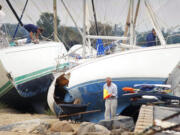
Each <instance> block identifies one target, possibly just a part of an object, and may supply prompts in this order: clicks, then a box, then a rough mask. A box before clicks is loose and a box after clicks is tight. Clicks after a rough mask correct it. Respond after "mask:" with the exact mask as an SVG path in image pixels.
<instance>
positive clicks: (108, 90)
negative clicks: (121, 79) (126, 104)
mask: <svg viewBox="0 0 180 135" xmlns="http://www.w3.org/2000/svg"><path fill="white" fill-rule="evenodd" d="M103 91H104V99H105V114H104V117H105V120H110V119H111V118H114V117H115V115H116V109H117V98H118V91H117V86H116V84H114V83H112V79H111V78H110V77H107V78H106V84H104V90H103Z"/></svg>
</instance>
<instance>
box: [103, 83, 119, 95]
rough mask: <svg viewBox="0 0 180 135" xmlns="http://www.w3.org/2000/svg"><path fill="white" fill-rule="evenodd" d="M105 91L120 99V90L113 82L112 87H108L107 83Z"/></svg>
mask: <svg viewBox="0 0 180 135" xmlns="http://www.w3.org/2000/svg"><path fill="white" fill-rule="evenodd" d="M104 89H106V90H108V93H109V94H112V96H115V97H116V98H117V97H118V90H117V86H116V84H114V83H112V82H111V85H110V86H109V87H108V86H107V83H106V84H104Z"/></svg>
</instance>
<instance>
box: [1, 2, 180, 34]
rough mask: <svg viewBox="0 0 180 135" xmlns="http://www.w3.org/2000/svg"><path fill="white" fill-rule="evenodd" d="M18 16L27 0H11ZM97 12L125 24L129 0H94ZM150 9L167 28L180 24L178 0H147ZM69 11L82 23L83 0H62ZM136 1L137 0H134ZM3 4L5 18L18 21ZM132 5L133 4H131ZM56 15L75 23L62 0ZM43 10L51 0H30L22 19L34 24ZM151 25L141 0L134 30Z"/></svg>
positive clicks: (49, 7)
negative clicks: (64, 5) (63, 4)
mask: <svg viewBox="0 0 180 135" xmlns="http://www.w3.org/2000/svg"><path fill="white" fill-rule="evenodd" d="M10 1H11V2H12V4H13V6H14V8H15V10H16V11H17V13H18V15H19V16H20V14H21V12H22V9H23V6H24V4H25V1H26V0H10ZM94 1H95V9H96V13H97V20H98V21H100V22H103V23H108V24H110V25H114V24H120V25H122V26H123V25H124V24H125V21H126V17H127V13H128V5H129V0H94ZM148 1H149V3H150V4H151V6H152V8H153V10H154V11H155V13H156V15H157V19H158V20H159V24H160V25H161V27H165V28H170V27H173V26H176V25H180V0H148ZM64 2H65V3H66V5H67V6H68V8H69V10H70V12H71V13H72V15H73V17H74V18H75V20H76V22H77V24H78V25H79V26H80V27H81V26H82V22H83V14H82V13H83V10H82V0H64ZM87 2H88V3H89V8H88V9H89V12H88V13H89V19H90V20H91V21H93V16H92V7H91V3H90V0H87ZM134 2H135V3H134V5H136V3H137V0H134ZM0 4H2V6H3V11H4V12H5V13H6V17H5V18H4V20H3V21H4V22H9V23H17V21H16V19H15V17H14V15H13V14H12V12H11V10H10V8H9V7H8V6H7V3H6V0H0ZM134 7H135V6H134ZM57 9H58V16H59V17H60V20H61V25H67V26H74V25H73V22H72V21H71V19H70V17H69V16H68V14H67V12H66V11H65V9H64V7H63V6H62V3H61V0H57ZM42 12H53V0H29V3H28V6H27V9H26V11H25V14H24V17H23V20H22V21H23V22H24V23H33V24H36V21H37V20H38V19H39V15H40V14H41V13H42ZM151 28H152V25H151V23H150V21H149V19H148V16H147V14H146V9H145V6H144V0H141V5H140V11H139V15H138V21H137V30H139V31H144V30H149V29H151Z"/></svg>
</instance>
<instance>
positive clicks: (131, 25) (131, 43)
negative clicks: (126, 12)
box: [130, 0, 134, 45]
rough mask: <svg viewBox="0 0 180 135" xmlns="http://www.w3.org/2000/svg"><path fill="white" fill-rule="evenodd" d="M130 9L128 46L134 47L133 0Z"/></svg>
mask: <svg viewBox="0 0 180 135" xmlns="http://www.w3.org/2000/svg"><path fill="white" fill-rule="evenodd" d="M130 2H131V8H130V45H134V23H133V14H134V13H133V11H134V0H131V1H130Z"/></svg>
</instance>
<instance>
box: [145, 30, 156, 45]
mask: <svg viewBox="0 0 180 135" xmlns="http://www.w3.org/2000/svg"><path fill="white" fill-rule="evenodd" d="M146 42H147V44H146V47H151V46H155V45H156V31H155V30H154V29H152V32H151V33H149V34H148V35H147V37H146Z"/></svg>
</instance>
